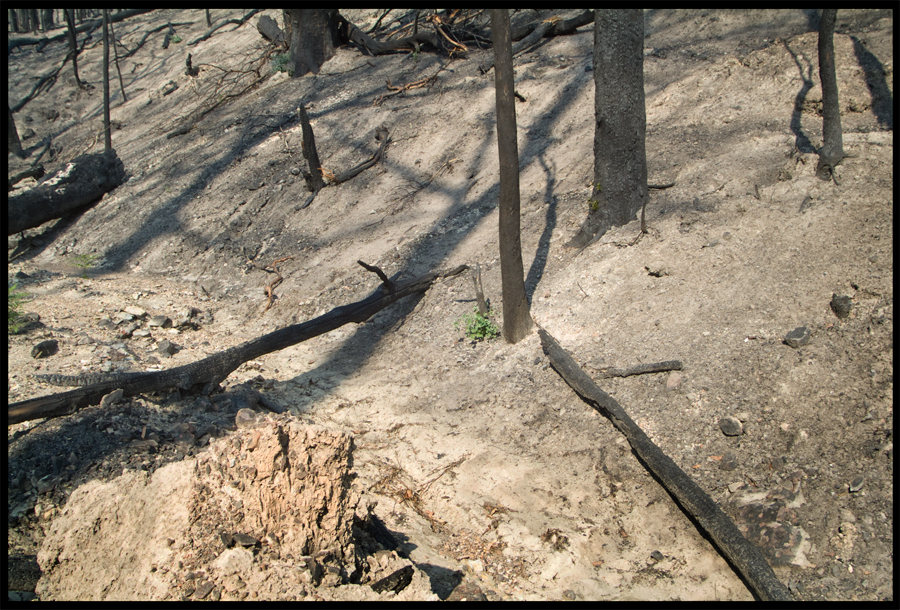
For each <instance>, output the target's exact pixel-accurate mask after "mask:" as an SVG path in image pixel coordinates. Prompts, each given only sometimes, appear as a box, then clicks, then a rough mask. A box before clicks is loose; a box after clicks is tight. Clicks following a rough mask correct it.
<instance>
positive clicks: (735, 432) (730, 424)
mask: <svg viewBox="0 0 900 610" xmlns="http://www.w3.org/2000/svg"><path fill="white" fill-rule="evenodd" d="M719 429H721V430H722V433H723V434H724V435H725V436H740V435H741V434H742V433H743V432H744V428H743V426H742V425H741V422H740V421H739V420H737V419H735V418H734V417H731V416H728V417H723V418H722V419H720V420H719Z"/></svg>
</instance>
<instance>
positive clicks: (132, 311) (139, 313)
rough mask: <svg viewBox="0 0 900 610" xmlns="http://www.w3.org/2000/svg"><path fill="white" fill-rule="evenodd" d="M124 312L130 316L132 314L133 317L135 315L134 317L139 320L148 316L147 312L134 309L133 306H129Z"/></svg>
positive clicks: (138, 308) (137, 308)
mask: <svg viewBox="0 0 900 610" xmlns="http://www.w3.org/2000/svg"><path fill="white" fill-rule="evenodd" d="M122 311H124V312H125V313H128V314H131V315H133V316H135V317H137V318H140V317H141V316H145V315H147V312H146V311H144V310H143V309H141V308H140V307H134V306H133V305H129V306H128V307H126V308H125V309H123V310H122Z"/></svg>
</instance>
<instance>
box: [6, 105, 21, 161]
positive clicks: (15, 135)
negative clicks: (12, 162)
mask: <svg viewBox="0 0 900 610" xmlns="http://www.w3.org/2000/svg"><path fill="white" fill-rule="evenodd" d="M6 112H7V116H8V117H9V120H8V121H7V123H6V129H7V136H6V137H7V140H6V149H7V150H8V151H9V152H11V153H13V154H14V155H15V156H17V157H19V158H20V159H24V158H25V152H24V151H23V150H22V143H21V141H19V130H18V129H16V120H15V119H14V118H13V113H12V109H11V108H10V107H9V104H7V105H6Z"/></svg>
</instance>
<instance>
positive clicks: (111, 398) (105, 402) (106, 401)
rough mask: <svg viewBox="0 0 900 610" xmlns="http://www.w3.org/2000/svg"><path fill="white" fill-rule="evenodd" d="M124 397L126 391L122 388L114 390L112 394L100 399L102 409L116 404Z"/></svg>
mask: <svg viewBox="0 0 900 610" xmlns="http://www.w3.org/2000/svg"><path fill="white" fill-rule="evenodd" d="M124 395H125V390H123V389H122V388H119V389H117V390H113V391H112V392H110V393H109V394H107V395H106V396H104V397H103V398H101V399H100V408H101V409H103V408H106V407H108V406H110V405H114V404H116V403H117V402H119V401H120V400H122V397H123V396H124Z"/></svg>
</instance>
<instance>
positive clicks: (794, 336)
mask: <svg viewBox="0 0 900 610" xmlns="http://www.w3.org/2000/svg"><path fill="white" fill-rule="evenodd" d="M784 342H785V343H786V344H787V345H789V346H790V347H793V348H794V349H797V348H798V347H803V346H804V345H806V344H807V343H809V329H808V328H807V327H805V326H798V327H797V328H795V329H794V330H792V331H791V332H789V333H788V334H786V335H785V336H784Z"/></svg>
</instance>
